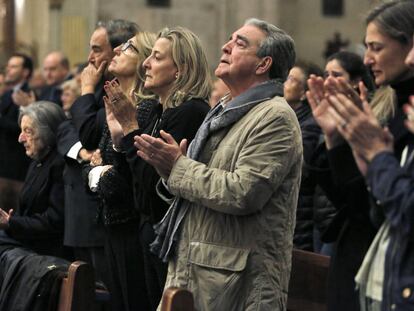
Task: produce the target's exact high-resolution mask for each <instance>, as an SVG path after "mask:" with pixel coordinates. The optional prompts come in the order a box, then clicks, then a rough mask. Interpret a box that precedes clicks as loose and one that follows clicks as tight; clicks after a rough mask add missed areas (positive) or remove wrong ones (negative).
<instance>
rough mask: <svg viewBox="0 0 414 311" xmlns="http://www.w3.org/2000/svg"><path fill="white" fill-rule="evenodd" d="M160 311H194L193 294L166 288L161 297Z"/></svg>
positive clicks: (181, 289) (179, 289) (174, 288)
mask: <svg viewBox="0 0 414 311" xmlns="http://www.w3.org/2000/svg"><path fill="white" fill-rule="evenodd" d="M161 311H194V299H193V294H191V292H190V291H188V290H186V289H183V288H178V287H170V288H167V289H166V290H165V291H164V294H163V295H162V303H161Z"/></svg>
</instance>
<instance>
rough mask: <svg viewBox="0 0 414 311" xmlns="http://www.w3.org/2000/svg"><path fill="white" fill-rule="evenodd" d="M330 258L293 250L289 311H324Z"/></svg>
mask: <svg viewBox="0 0 414 311" xmlns="http://www.w3.org/2000/svg"><path fill="white" fill-rule="evenodd" d="M329 261H330V258H329V257H328V256H323V255H320V254H316V253H311V252H306V251H302V250H298V249H294V250H293V253H292V272H291V275H290V283H289V293H288V307H287V309H288V310H289V311H304V310H306V311H326V310H327V306H326V291H327V275H328V269H329Z"/></svg>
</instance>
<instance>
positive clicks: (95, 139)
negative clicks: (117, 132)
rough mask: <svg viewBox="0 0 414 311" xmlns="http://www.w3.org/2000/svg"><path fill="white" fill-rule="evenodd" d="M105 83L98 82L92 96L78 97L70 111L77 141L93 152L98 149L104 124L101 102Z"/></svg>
mask: <svg viewBox="0 0 414 311" xmlns="http://www.w3.org/2000/svg"><path fill="white" fill-rule="evenodd" d="M105 81H106V80H105V79H102V80H101V81H100V82H99V84H98V85H97V86H96V88H95V93H94V94H86V95H83V96H80V97H78V98H77V99H76V100H75V102H74V103H73V105H72V107H71V109H70V112H71V114H72V120H73V124H74V125H75V128H76V130H77V131H78V134H79V140H80V141H81V143H82V145H83V146H84V147H85V148H86V149H88V150H95V149H96V148H97V147H98V145H99V142H100V140H101V136H102V130H103V127H104V125H105V123H106V116H105V105H104V102H103V96H104V95H105V91H104V89H103V85H104V83H105Z"/></svg>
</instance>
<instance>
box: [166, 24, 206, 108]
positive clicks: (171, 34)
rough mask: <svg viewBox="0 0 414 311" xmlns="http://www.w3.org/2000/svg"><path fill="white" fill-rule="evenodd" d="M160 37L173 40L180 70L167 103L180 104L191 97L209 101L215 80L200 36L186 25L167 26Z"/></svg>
mask: <svg viewBox="0 0 414 311" xmlns="http://www.w3.org/2000/svg"><path fill="white" fill-rule="evenodd" d="M160 38H165V39H167V40H169V41H170V42H171V55H172V59H173V62H174V64H175V65H176V66H177V69H178V77H177V79H176V80H175V83H174V84H173V86H172V88H171V89H170V91H169V92H168V95H167V97H166V100H165V103H163V104H164V105H166V107H177V106H179V105H180V104H181V103H182V102H184V101H185V100H189V99H191V98H201V99H204V100H206V101H208V98H209V96H210V93H211V88H212V82H211V76H210V72H209V69H208V63H207V58H206V55H205V54H204V51H203V48H202V46H201V42H200V39H199V38H198V37H197V36H196V35H195V34H194V33H193V32H191V31H190V30H188V29H186V28H183V27H175V28H171V29H169V28H164V29H163V30H161V31H160V32H159V34H158V39H160Z"/></svg>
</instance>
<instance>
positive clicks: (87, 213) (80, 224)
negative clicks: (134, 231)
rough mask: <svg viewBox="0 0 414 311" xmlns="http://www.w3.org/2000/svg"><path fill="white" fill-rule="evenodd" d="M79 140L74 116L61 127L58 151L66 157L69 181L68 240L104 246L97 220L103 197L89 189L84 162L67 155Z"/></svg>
mask: <svg viewBox="0 0 414 311" xmlns="http://www.w3.org/2000/svg"><path fill="white" fill-rule="evenodd" d="M78 141H79V137H78V133H77V132H76V129H75V127H74V126H73V123H72V121H71V120H66V121H64V122H63V123H62V124H61V125H60V126H59V129H58V152H59V153H60V155H61V156H62V157H64V159H65V162H66V164H65V169H64V173H63V182H64V185H65V233H64V244H65V245H66V246H71V247H97V246H103V228H102V225H101V224H98V222H97V209H98V207H99V204H100V201H99V198H98V196H97V195H96V194H94V193H91V192H90V191H88V190H87V189H86V185H85V183H84V181H83V179H82V164H80V163H79V162H78V161H76V160H74V159H71V158H68V157H66V154H67V153H68V152H69V150H70V148H71V147H72V146H73V145H74V144H76V143H77V142H78Z"/></svg>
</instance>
